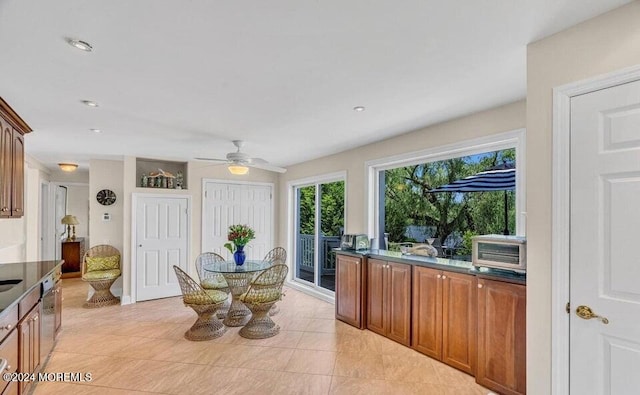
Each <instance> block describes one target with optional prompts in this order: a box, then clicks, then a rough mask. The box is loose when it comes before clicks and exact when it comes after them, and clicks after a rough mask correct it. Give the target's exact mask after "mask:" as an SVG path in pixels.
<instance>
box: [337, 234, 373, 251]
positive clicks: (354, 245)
mask: <svg viewBox="0 0 640 395" xmlns="http://www.w3.org/2000/svg"><path fill="white" fill-rule="evenodd" d="M340 248H342V249H343V250H368V249H369V237H368V236H367V235H355V234H352V235H342V238H341V240H340Z"/></svg>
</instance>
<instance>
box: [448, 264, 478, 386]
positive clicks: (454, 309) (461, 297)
mask: <svg viewBox="0 0 640 395" xmlns="http://www.w3.org/2000/svg"><path fill="white" fill-rule="evenodd" d="M477 314H478V311H477V280H476V277H475V276H470V275H468V274H460V273H452V272H443V273H442V362H444V363H446V364H448V365H451V366H453V367H455V368H457V369H460V370H462V371H464V372H467V373H470V374H475V367H476V356H477V354H476V341H477V340H476V339H477V336H478V334H477Z"/></svg>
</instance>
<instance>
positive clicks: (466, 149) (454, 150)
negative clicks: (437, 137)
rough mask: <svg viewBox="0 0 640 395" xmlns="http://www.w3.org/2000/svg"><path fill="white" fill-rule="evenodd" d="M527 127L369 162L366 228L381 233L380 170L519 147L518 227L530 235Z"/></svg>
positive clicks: (517, 169)
mask: <svg viewBox="0 0 640 395" xmlns="http://www.w3.org/2000/svg"><path fill="white" fill-rule="evenodd" d="M525 142H526V129H524V128H522V129H516V130H511V131H508V132H502V133H496V134H492V135H489V136H485V137H481V138H476V139H470V140H465V141H460V142H457V143H453V144H447V145H440V146H437V147H433V148H428V149H424V150H420V151H412V152H407V153H404V154H399V155H394V156H388V157H384V158H380V159H375V160H370V161H367V162H365V180H366V181H365V188H366V191H365V194H366V195H365V196H366V199H367V204H366V210H367V211H366V215H365V220H366V229H367V232H368V234H369V237H376V236H375V235H379V234H380V229H379V224H380V219H379V218H378V216H379V215H380V203H381V198H380V195H381V192H380V190H379V189H380V182H379V180H380V172H382V171H385V170H389V169H394V168H398V167H405V166H412V165H416V164H421V163H429V162H437V161H441V160H447V159H452V158H457V157H462V156H469V155H476V154H481V153H485V152H492V151H499V150H503V149H509V148H515V150H516V189H515V194H516V199H515V200H516V229H515V233H516V235H517V236H525V235H526V215H527V213H526V182H525V175H526V157H525V156H526V147H525Z"/></svg>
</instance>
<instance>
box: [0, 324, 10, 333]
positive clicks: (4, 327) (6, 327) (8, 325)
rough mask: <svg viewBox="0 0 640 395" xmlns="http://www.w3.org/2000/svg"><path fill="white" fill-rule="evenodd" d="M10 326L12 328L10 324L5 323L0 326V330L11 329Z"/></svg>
mask: <svg viewBox="0 0 640 395" xmlns="http://www.w3.org/2000/svg"><path fill="white" fill-rule="evenodd" d="M11 328H13V327H12V326H11V324H7V325H6V326H3V327H0V329H1V330H7V331H9V330H11Z"/></svg>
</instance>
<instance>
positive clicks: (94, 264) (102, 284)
mask: <svg viewBox="0 0 640 395" xmlns="http://www.w3.org/2000/svg"><path fill="white" fill-rule="evenodd" d="M121 274H122V271H121V270H120V251H118V249H117V248H115V247H112V246H110V245H105V244H101V245H97V246H94V247H91V248H89V249H88V250H87V252H86V253H85V254H84V257H83V258H82V280H83V281H86V282H88V283H89V285H91V287H92V288H93V289H94V293H93V295H92V296H91V298H89V300H87V301H86V302H85V304H84V307H89V308H93V307H104V306H110V305H114V304H120V298H118V297H115V296H114V295H113V294H112V293H111V286H112V285H113V283H114V282H115V281H116V280H117V279H118V277H120V275H121Z"/></svg>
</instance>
